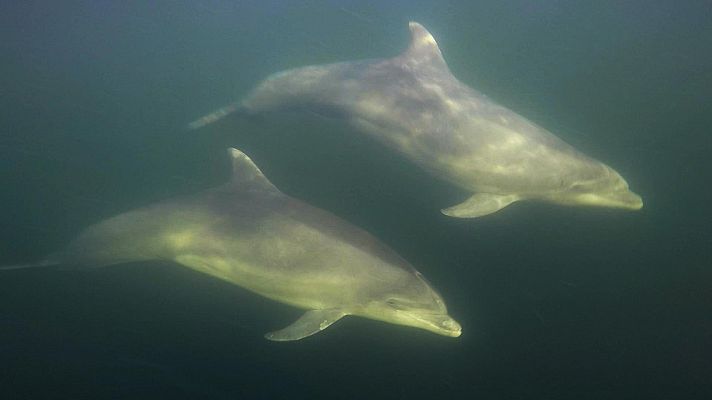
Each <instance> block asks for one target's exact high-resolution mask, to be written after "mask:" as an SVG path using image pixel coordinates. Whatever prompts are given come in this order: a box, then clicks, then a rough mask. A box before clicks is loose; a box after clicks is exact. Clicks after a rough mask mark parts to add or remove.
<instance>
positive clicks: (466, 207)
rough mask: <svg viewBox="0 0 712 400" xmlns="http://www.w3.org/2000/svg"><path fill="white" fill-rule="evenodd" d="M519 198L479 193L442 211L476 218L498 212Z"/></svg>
mask: <svg viewBox="0 0 712 400" xmlns="http://www.w3.org/2000/svg"><path fill="white" fill-rule="evenodd" d="M519 199H520V197H519V196H517V195H514V194H492V193H477V194H475V195H473V196H472V197H470V198H469V199H467V200H465V201H464V202H462V203H460V204H458V205H455V206H452V207H449V208H445V209H443V210H440V211H441V212H442V213H443V214H445V215H448V216H450V217H456V218H476V217H481V216H483V215H487V214H492V213H493V212H497V211H499V210H501V209H503V208H504V207H507V206H508V205H510V204H512V203H514V202H515V201H517V200H519Z"/></svg>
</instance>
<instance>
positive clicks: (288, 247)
mask: <svg viewBox="0 0 712 400" xmlns="http://www.w3.org/2000/svg"><path fill="white" fill-rule="evenodd" d="M228 152H229V154H230V156H231V157H232V168H233V176H232V180H231V181H230V182H228V183H226V184H224V185H222V186H219V187H216V188H213V189H209V190H207V191H204V192H201V193H198V194H195V195H190V196H185V197H181V198H176V199H172V200H167V201H163V202H160V203H157V204H154V205H150V206H147V207H143V208H139V209H136V210H133V211H129V212H126V213H124V214H120V215H118V216H115V217H113V218H109V219H107V220H104V221H102V222H99V223H98V224H96V225H93V226H90V227H89V228H87V229H86V230H85V231H83V232H82V233H81V234H80V235H79V236H78V237H77V238H76V239H75V240H74V241H72V242H71V243H70V244H69V246H68V247H67V248H66V249H65V250H63V251H61V252H58V253H56V254H52V255H50V256H48V257H47V258H46V259H45V260H42V261H41V262H39V263H38V264H35V265H36V266H48V265H55V264H63V265H77V266H85V267H100V266H106V265H113V264H118V263H125V262H131V261H139V260H157V259H161V260H170V261H174V262H176V263H178V264H180V265H183V266H186V267H188V268H191V269H194V270H196V271H199V272H202V273H205V274H208V275H212V276H214V277H217V278H220V279H223V280H226V281H228V282H230V283H233V284H235V285H238V286H241V287H243V288H246V289H248V290H250V291H252V292H255V293H257V294H260V295H262V296H265V297H267V298H270V299H273V300H276V301H278V302H281V303H285V304H289V305H292V306H294V307H298V308H302V309H305V310H307V312H306V313H304V314H303V315H302V316H301V318H299V319H298V320H297V321H296V322H294V323H293V324H291V325H289V326H288V327H286V328H284V329H281V330H278V331H275V332H271V333H268V334H266V335H265V337H266V338H267V339H270V340H277V341H286V340H297V339H301V338H304V337H306V336H310V335H313V334H315V333H317V332H319V331H322V330H324V329H326V328H327V327H328V326H329V325H331V324H333V323H334V322H336V321H337V320H339V319H340V318H342V317H344V316H346V315H357V316H362V317H366V318H371V319H375V320H380V321H385V322H390V323H393V324H400V325H406V326H411V327H416V328H421V329H425V330H428V331H431V332H435V333H438V334H441V335H445V336H452V337H457V336H460V332H461V328H460V325H459V324H458V323H457V322H456V321H455V320H454V319H452V318H451V317H450V316H449V315H448V313H447V308H446V307H445V302H444V301H443V299H442V297H441V296H440V295H439V294H438V292H436V291H435V289H433V288H432V287H431V286H430V284H429V283H428V282H427V281H426V280H425V278H424V277H423V276H422V275H421V274H420V273H419V272H418V271H416V270H415V268H413V267H412V266H411V265H410V264H409V263H408V262H406V261H405V260H404V259H403V258H401V257H400V256H399V255H398V254H396V253H395V252H394V251H393V250H391V249H390V248H388V247H387V246H385V245H384V244H383V243H382V242H380V241H379V240H378V239H376V238H375V237H373V236H372V235H370V234H369V233H367V232H365V231H363V230H361V229H359V228H357V227H355V226H353V225H351V224H349V223H347V222H346V221H344V220H341V219H339V218H338V217H336V216H334V215H333V214H330V213H328V212H326V211H323V210H320V209H317V208H315V207H312V206H310V205H308V204H306V203H304V202H302V201H299V200H297V199H294V198H291V197H289V196H287V195H285V194H283V193H281V192H280V191H279V190H278V189H277V188H276V187H275V186H273V185H272V184H271V183H270V182H269V181H268V180H267V178H266V177H265V176H264V175H263V174H262V172H261V171H260V170H259V168H257V166H256V165H255V164H254V163H253V162H252V160H250V158H249V157H247V156H246V155H245V154H244V153H242V152H240V151H239V150H236V149H228ZM28 266H30V265H27V266H10V267H5V268H0V269H15V268H19V267H28Z"/></svg>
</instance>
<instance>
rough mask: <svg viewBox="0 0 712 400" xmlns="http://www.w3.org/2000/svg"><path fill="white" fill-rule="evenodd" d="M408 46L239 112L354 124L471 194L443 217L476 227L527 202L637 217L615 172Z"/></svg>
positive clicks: (435, 55)
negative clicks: (294, 113) (308, 114)
mask: <svg viewBox="0 0 712 400" xmlns="http://www.w3.org/2000/svg"><path fill="white" fill-rule="evenodd" d="M409 27H410V33H411V41H410V46H409V47H408V49H407V50H405V52H403V53H402V54H400V55H398V56H396V57H394V58H388V59H376V60H364V61H355V62H340V63H335V64H328V65H317V66H307V67H302V68H296V69H291V70H287V71H284V72H279V73H276V74H274V75H272V76H270V77H268V78H267V79H266V80H264V81H263V82H262V83H260V84H259V85H258V86H257V87H256V88H255V89H254V90H253V91H252V93H251V94H249V95H248V96H247V97H246V98H245V99H244V100H242V101H241V102H236V103H233V104H230V105H228V106H226V107H223V108H221V109H219V110H217V111H215V112H213V113H211V114H209V115H207V116H205V117H203V118H200V119H198V120H197V121H195V122H193V123H191V124H190V128H192V129H196V128H200V127H202V126H204V125H207V124H209V123H212V122H215V121H217V120H219V119H221V118H223V117H225V116H227V115H229V114H231V113H233V112H236V111H239V112H240V113H241V114H245V115H251V114H256V113H264V112H270V111H282V110H309V111H313V112H318V113H320V114H322V115H324V114H329V115H333V116H335V117H339V118H343V119H346V120H348V121H349V122H350V123H351V124H353V125H355V126H356V127H357V128H359V130H360V131H362V132H364V133H366V134H367V135H369V136H371V137H373V138H374V139H375V140H376V141H378V142H380V143H382V144H384V145H386V146H388V147H390V148H392V149H394V150H395V151H397V152H399V153H401V154H402V155H404V156H405V157H406V158H407V159H409V160H410V161H412V162H413V163H415V164H417V165H418V166H420V167H421V168H422V169H423V170H425V171H427V172H429V173H431V174H432V175H434V176H435V177H438V178H440V179H443V180H446V181H449V182H451V183H452V184H454V185H456V186H458V187H460V188H462V189H464V190H466V191H468V192H470V193H472V195H471V197H469V198H468V199H467V200H465V201H464V202H462V203H461V204H458V205H455V206H452V207H449V208H445V209H443V210H442V212H443V213H444V214H446V215H449V216H452V217H460V218H473V217H480V216H483V215H487V214H490V213H494V212H496V211H498V210H500V209H502V208H504V207H506V206H507V205H509V204H512V203H513V202H516V201H521V200H538V201H545V202H551V203H557V204H564V205H586V206H604V207H613V208H622V209H628V210H637V209H640V208H641V207H642V206H643V201H642V199H641V197H640V196H638V195H637V194H635V193H633V192H631V191H630V190H629V189H628V184H627V183H626V181H625V180H624V179H623V177H621V176H620V174H618V173H617V172H616V171H615V170H613V168H611V167H609V166H607V165H605V164H603V163H601V162H599V161H596V160H594V159H593V158H591V157H588V156H586V155H584V154H582V153H581V152H579V151H577V150H576V149H574V148H573V147H572V146H570V145H568V144H566V143H565V142H564V141H562V140H561V139H559V138H558V137H556V136H555V135H554V134H552V133H550V132H548V131H547V130H545V129H544V128H542V127H540V126H538V125H536V124H534V123H533V122H531V121H529V120H527V119H526V118H524V117H522V116H520V115H518V114H516V113H515V112H514V111H511V110H509V109H508V108H506V107H503V106H501V105H499V104H497V103H495V102H494V101H492V100H490V99H489V98H487V97H486V96H485V95H483V94H481V93H479V92H477V91H476V90H474V89H472V88H470V87H468V86H467V85H465V84H463V83H462V82H460V81H458V80H457V78H455V77H454V76H453V75H452V73H450V70H449V69H448V66H447V64H446V63H445V60H444V58H443V56H442V53H441V52H440V49H439V47H438V44H437V42H436V41H435V39H434V38H433V36H432V35H431V34H430V32H428V31H427V30H426V29H425V28H424V27H423V26H422V25H420V24H418V23H417V22H410V23H409Z"/></svg>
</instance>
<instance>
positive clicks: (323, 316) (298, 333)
mask: <svg viewBox="0 0 712 400" xmlns="http://www.w3.org/2000/svg"><path fill="white" fill-rule="evenodd" d="M345 315H346V313H345V312H343V311H342V310H339V309H329V310H311V311H307V312H305V313H304V315H302V316H301V317H299V319H298V320H296V321H294V323H293V324H291V325H289V326H288V327H286V328H284V329H280V330H278V331H274V332H270V333H267V334H265V338H267V339H269V340H274V341H279V342H284V341H288V340H299V339H302V338H305V337H307V336H311V335H313V334H315V333H319V332H321V331H323V330H324V329H326V328H328V327H329V325H331V324H333V323H334V322H336V321H338V320H340V319H341V318H342V317H343V316H345Z"/></svg>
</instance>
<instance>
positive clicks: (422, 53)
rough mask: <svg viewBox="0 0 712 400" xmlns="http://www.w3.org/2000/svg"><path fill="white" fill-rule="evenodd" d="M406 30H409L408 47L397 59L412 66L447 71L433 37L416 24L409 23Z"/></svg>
mask: <svg viewBox="0 0 712 400" xmlns="http://www.w3.org/2000/svg"><path fill="white" fill-rule="evenodd" d="M408 28H409V29H410V46H408V50H406V51H405V52H403V54H401V55H400V56H399V58H400V59H402V60H403V62H406V63H409V64H413V66H418V67H424V66H429V67H432V68H444V69H445V70H447V69H448V68H447V64H446V63H445V59H444V58H443V55H442V53H441V52H440V48H439V47H438V43H437V42H436V41H435V38H434V37H433V35H431V34H430V32H428V30H427V29H425V27H423V25H420V24H419V23H417V22H413V21H411V22H409V23H408Z"/></svg>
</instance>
